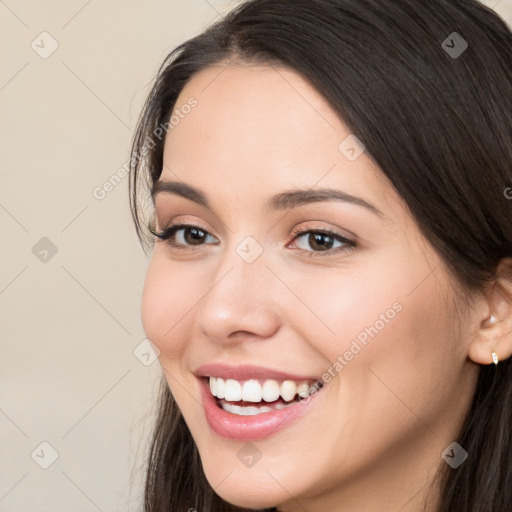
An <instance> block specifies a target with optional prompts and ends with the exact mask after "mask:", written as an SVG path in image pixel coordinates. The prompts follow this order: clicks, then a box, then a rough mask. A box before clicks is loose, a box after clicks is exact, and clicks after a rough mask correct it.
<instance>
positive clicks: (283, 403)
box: [205, 377, 324, 416]
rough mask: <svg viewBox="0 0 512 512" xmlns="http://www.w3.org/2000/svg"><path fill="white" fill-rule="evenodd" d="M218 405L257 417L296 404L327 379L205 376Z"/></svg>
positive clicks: (239, 413)
mask: <svg viewBox="0 0 512 512" xmlns="http://www.w3.org/2000/svg"><path fill="white" fill-rule="evenodd" d="M205 380H206V382H207V384H208V387H209V389H210V392H211V394H212V395H213V396H214V397H215V398H216V403H217V406H218V407H219V408H221V409H223V410H224V411H226V412H229V413H231V414H236V415H238V416H254V415H257V414H264V413H268V412H273V411H276V410H281V409H286V408H287V407H292V406H294V405H296V404H298V403H300V402H302V401H303V400H305V399H307V398H308V397H309V396H311V395H312V394H314V393H317V392H318V391H319V390H320V389H322V387H323V386H324V383H323V381H321V380H316V381H312V380H310V381H293V380H282V381H278V380H275V379H265V380H262V379H249V380H245V381H238V380H235V379H223V378H220V377H205Z"/></svg>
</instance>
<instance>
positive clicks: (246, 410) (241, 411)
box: [221, 402, 295, 416]
mask: <svg viewBox="0 0 512 512" xmlns="http://www.w3.org/2000/svg"><path fill="white" fill-rule="evenodd" d="M293 405H295V402H294V403H290V404H286V405H285V404H276V405H274V406H273V407H268V406H266V405H264V406H263V407H254V406H250V407H241V406H240V405H235V404H229V403H227V402H222V403H221V406H222V408H223V409H224V410H225V411H227V412H230V413H232V414H238V416H255V415H256V414H263V413H264V412H271V411H273V410H274V409H285V408H286V407H292V406H293Z"/></svg>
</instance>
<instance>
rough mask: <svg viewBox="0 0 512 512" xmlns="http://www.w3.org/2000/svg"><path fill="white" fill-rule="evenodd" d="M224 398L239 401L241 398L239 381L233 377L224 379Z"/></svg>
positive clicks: (229, 400)
mask: <svg viewBox="0 0 512 512" xmlns="http://www.w3.org/2000/svg"><path fill="white" fill-rule="evenodd" d="M217 380H218V379H217ZM224 398H225V399H226V400H227V401H228V402H239V401H240V400H242V386H241V384H240V382H238V381H237V380H233V379H228V380H226V385H225V387H224Z"/></svg>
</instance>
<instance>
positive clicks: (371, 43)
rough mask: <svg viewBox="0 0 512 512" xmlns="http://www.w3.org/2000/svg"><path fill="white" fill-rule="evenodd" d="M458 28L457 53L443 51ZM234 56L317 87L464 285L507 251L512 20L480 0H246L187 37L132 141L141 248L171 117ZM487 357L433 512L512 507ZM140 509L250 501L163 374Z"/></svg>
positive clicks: (510, 423)
mask: <svg viewBox="0 0 512 512" xmlns="http://www.w3.org/2000/svg"><path fill="white" fill-rule="evenodd" d="M454 32H456V33H457V35H454ZM454 37H455V38H462V39H456V41H457V45H458V47H457V49H458V50H459V52H454V51H451V50H450V49H453V48H454V47H455V43H454V42H453V41H454V39H453V38H454ZM450 38H451V39H450ZM446 41H448V43H446ZM464 42H466V43H467V47H464ZM464 48H465V49H464ZM460 50H463V51H462V53H460ZM457 53H459V54H457ZM233 59H238V60H242V61H244V62H258V63H269V64H271V63H277V64H281V65H285V66H287V67H289V68H291V69H293V70H295V71H297V72H298V73H300V74H301V75H302V76H304V77H305V78H306V79H308V80H309V81H310V82H311V83H312V84H313V85H314V86H315V87H316V88H317V90H318V91H319V92H320V93H321V94H322V95H323V96H324V97H325V98H326V99H327V100H328V101H329V103H330V105H331V106H332V108H333V109H334V110H335V111H336V112H337V113H338V114H339V116H340V118H341V119H343V121H344V122H345V123H346V124H347V125H348V126H349V128H350V129H351V131H352V133H354V134H355V135H356V136H357V137H358V138H359V139H360V140H362V141H363V143H364V144H365V146H366V151H367V152H368V154H369V155H370V156H371V157H372V158H373V159H374V160H375V162H377V164H378V165H379V166H380V168H381V169H382V172H383V173H384V174H385V175H386V176H387V177H388V178H389V179H390V181H391V183H392V184H393V186H394V187H395V189H396V190H397V192H398V193H399V194H400V195H401V197H402V198H403V199H404V201H405V202H406V204H407V205H408V207H409V209H410V211H411V213H412V215H413V217H414V219H415V220H416V222H417V224H418V226H419V229H420V230H421V232H422V233H423V234H424V236H425V237H426V238H427V239H428V240H429V241H430V243H431V244H432V246H433V247H434V248H435V249H436V250H437V251H438V253H439V254H440V256H441V257H442V258H443V260H444V261H445V262H446V263H447V265H448V268H450V269H451V271H452V272H453V275H454V277H455V278H456V279H457V283H459V284H460V287H461V290H462V291H463V292H464V295H463V297H470V296H471V294H472V293H473V292H477V291H480V290H483V287H484V286H485V285H486V284H488V283H489V282H492V281H493V280H494V279H496V275H495V271H496V268H497V265H498V263H499V262H500V261H501V260H502V259H503V258H505V257H510V256H512V222H511V219H512V200H507V197H506V194H504V191H505V190H510V191H511V193H512V189H509V188H508V187H511V186H512V33H511V31H510V30H509V28H508V27H507V26H506V24H505V23H504V22H503V20H502V19H501V18H499V17H498V16H497V15H496V14H495V13H494V12H493V11H491V10H490V9H488V8H487V7H485V6H483V5H482V4H480V3H479V2H478V1H477V0H428V1H419V0H386V1H382V0H250V1H247V2H244V3H242V4H241V5H239V6H238V7H237V8H236V9H234V10H233V11H232V12H231V13H229V14H228V15H227V16H226V17H225V18H223V19H222V20H220V21H219V22H217V23H216V24H214V25H212V26H211V27H209V28H208V29H207V30H206V31H204V32H203V33H202V34H200V35H198V36H197V37H194V38H193V39H190V40H189V41H186V42H185V43H183V44H182V45H180V46H179V47H178V48H176V49H175V50H174V51H172V52H171V53H170V54H169V55H168V56H167V57H166V59H165V60H164V62H163V63H162V65H161V67H160V69H159V72H158V74H157V77H156V79H155V82H154V84H153V87H152V89H151V92H150V94H149V96H148V98H147V101H146V103H145V105H144V108H143V111H142V113H141V116H140V119H139V122H138V126H137V129H136V132H135V135H134V138H133V142H132V159H131V169H130V205H131V210H132V215H133V220H134V223H135V227H136V230H137V234H138V236H139V239H140V241H141V243H142V244H143V245H144V247H146V248H149V247H150V246H151V237H150V233H149V231H148V226H147V222H146V219H145V213H144V209H145V208H146V206H147V205H148V201H149V199H148V198H149V196H148V190H149V188H150V187H151V185H152V184H153V183H155V182H156V181H157V180H158V179H159V177H160V174H161V172H162V166H163V146H164V139H165V137H164V136H163V135H165V130H164V133H162V127H166V128H169V126H170V124H169V120H170V115H171V112H172V110H173V108H174V106H175V103H176V100H177V98H178V95H179V93H180V92H181V91H182V89H183V87H184V85H185V84H186V83H187V82H188V81H189V80H190V79H191V78H192V77H193V76H194V74H195V73H197V72H198V71H200V70H203V69H205V68H206V67H208V66H210V65H212V64H218V63H221V62H229V61H230V60H233ZM212 129H214V128H213V127H212ZM141 191H142V192H143V195H141ZM479 371H480V374H479V380H478V383H477V388H476V392H475V395H474V399H473V403H472V406H471V409H470V411H469V413H468V415H467V417H466V419H465V422H464V425H463V427H462V429H461V432H460V434H459V436H458V438H457V442H458V443H459V444H460V445H461V446H462V447H464V449H465V450H466V451H467V452H468V459H467V460H466V461H465V462H464V463H463V464H462V465H461V466H460V467H459V468H457V469H456V470H455V469H452V468H451V467H449V466H448V464H444V463H443V464H441V465H440V468H439V472H438V474H437V478H438V481H439V482H440V483H441V485H440V489H441V501H440V507H439V512H448V511H449V512H510V511H511V510H512V439H511V437H512V435H511V428H512V368H511V363H510V359H507V360H505V361H502V362H500V364H499V365H498V366H497V367H494V365H490V366H483V367H481V368H480V370H479ZM145 510H146V512H178V511H179V512H182V511H183V512H187V511H189V510H197V511H201V512H222V511H242V510H245V509H242V508H240V507H236V506H234V505H231V504H228V503H226V502H225V501H223V500H222V499H221V498H220V497H219V496H218V495H217V494H215V492H214V490H213V489H212V488H211V487H210V485H209V484H208V482H207V480H206V477H205V475H204V473H203V470H202V466H201V460H200V457H199V454H198V451H197V448H196V445H195V443H194V441H193V439H192V437H191V434H190V432H189V430H188V427H187V426H186V424H185V422H184V420H183V418H182V415H181V412H180V410H179V408H178V406H177V404H176V402H175V401H174V399H173V397H172V394H171V393H170V390H169V388H168V385H167V383H166V381H165V379H163V378H162V384H161V390H160V397H159V410H158V418H157V422H156V426H155V429H154V435H153V438H152V443H151V447H150V454H149V458H148V465H147V475H146V485H145ZM266 510H268V511H271V510H274V511H275V510H276V509H275V508H273V509H266Z"/></svg>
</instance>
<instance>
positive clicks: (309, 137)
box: [131, 0, 512, 512]
mask: <svg viewBox="0 0 512 512" xmlns="http://www.w3.org/2000/svg"><path fill="white" fill-rule="evenodd" d="M131 161H132V169H131V172H132V174H131V206H132V213H133V216H134V220H135V225H136V228H137V232H138V234H139V237H140V239H141V241H142V242H143V243H149V244H152V243H153V242H155V243H154V246H153V249H152V257H151V261H150V264H149V268H148V272H147V276H146V281H145V286H144V291H143V297H142V321H143V325H144V329H145V331H146V334H147V336H148V338H149V339H150V340H151V341H152V342H153V344H154V345H155V346H156V347H157V348H158V350H159V361H160V364H161V367H162V370H163V379H162V382H163V386H162V392H161V397H160V408H159V411H158V412H159V416H158V421H157V425H156V429H155V432H154V437H153V441H152V446H151V453H150V457H149V464H148V472H147V482H146V489H145V507H146V510H147V511H150V512H164V511H165V512H169V511H187V510H188V511H194V510H197V511H211V512H219V511H239V510H260V509H263V510H273V511H276V510H278V511H287V512H298V511H308V512H316V511H320V510H321V511H328V512H331V511H334V512H336V511H343V512H352V511H358V512H363V511H375V510H378V511H380V512H388V511H393V512H396V511H399V510H400V511H402V512H412V511H415V512H416V511H420V510H424V511H450V512H454V511H455V512H469V511H471V512H491V511H492V512H508V511H510V510H512V490H511V486H510V481H511V478H512V442H511V441H512V440H511V427H512V408H511V403H512V369H511V367H510V355H511V353H512V223H511V222H510V220H511V218H512V215H511V213H512V201H511V200H509V199H508V197H510V194H507V191H509V190H511V189H510V187H511V185H512V34H511V32H510V30H509V29H508V28H507V26H506V25H505V24H504V22H503V21H502V20H501V19H500V18H499V17H498V16H497V15H496V14H494V13H493V12H492V11H491V10H489V9H487V8H486V7H484V6H482V5H481V4H479V3H478V2H477V1H474V0H430V1H429V2H418V1H412V0H386V1H385V2H384V1H377V0H357V1H356V0H252V1H249V2H245V3H243V4H241V5H240V6H239V7H237V8H236V9H235V10H233V11H232V12H231V13H230V14H229V15H228V16H226V17H225V18H224V19H222V20H221V21H219V22H217V23H216V24H215V25H214V26H212V27H211V28H209V29H208V30H206V31H205V32H204V33H202V34H200V35H199V36H197V37H195V38H193V39H191V40H190V41H187V42H185V43H184V44H182V45H181V46H180V47H179V48H177V49H176V50H175V51H173V52H172V53H171V54H170V55H169V56H168V57H167V59H166V60H165V62H164V63H163V64H162V66H161V68H160V70H159V73H158V76H157V78H156V81H155V83H154V86H153V88H152V90H151V93H150V95H149V97H148V100H147V102H146V104H145V106H144V109H143V112H142V114H141V117H140V121H139V124H138V128H137V131H136V134H135V137H134V140H133V148H132V160H131ZM150 198H151V200H152V204H150V205H149V206H150V207H151V208H152V207H153V206H154V212H152V213H153V214H152V215H151V218H150V219H149V223H148V224H147V221H146V218H145V216H144V209H145V207H146V206H147V201H148V200H150ZM148 237H149V238H148Z"/></svg>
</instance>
